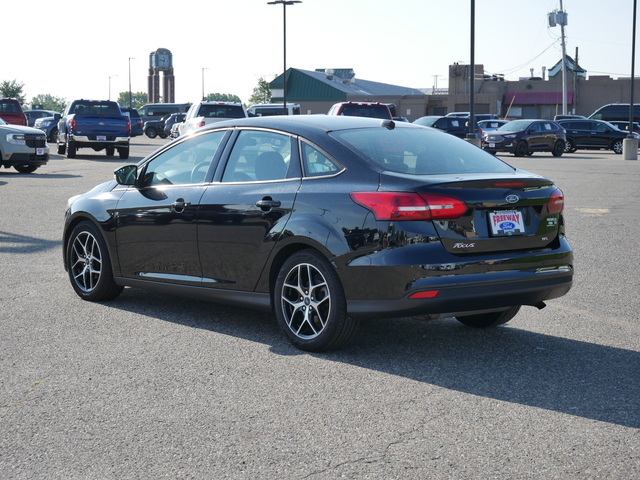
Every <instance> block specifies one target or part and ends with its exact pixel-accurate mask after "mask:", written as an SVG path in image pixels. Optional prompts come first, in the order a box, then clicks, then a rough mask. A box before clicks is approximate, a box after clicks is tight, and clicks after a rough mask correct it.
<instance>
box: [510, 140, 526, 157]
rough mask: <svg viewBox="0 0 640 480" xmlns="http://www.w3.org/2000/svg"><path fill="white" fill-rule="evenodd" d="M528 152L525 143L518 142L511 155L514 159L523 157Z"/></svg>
mask: <svg viewBox="0 0 640 480" xmlns="http://www.w3.org/2000/svg"><path fill="white" fill-rule="evenodd" d="M528 151H529V147H528V146H527V142H524V141H522V142H518V144H517V145H516V149H515V150H514V152H513V154H514V155H515V156H516V157H524V156H525V155H526V154H527V152H528Z"/></svg>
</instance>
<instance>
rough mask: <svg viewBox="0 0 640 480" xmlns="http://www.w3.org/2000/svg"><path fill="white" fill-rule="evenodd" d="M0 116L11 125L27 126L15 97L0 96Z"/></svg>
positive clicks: (25, 118)
mask: <svg viewBox="0 0 640 480" xmlns="http://www.w3.org/2000/svg"><path fill="white" fill-rule="evenodd" d="M0 118H1V119H3V120H4V121H5V122H7V123H10V124H12V125H22V126H24V127H26V126H27V116H26V115H25V114H24V112H23V111H22V106H21V105H20V102H19V101H18V100H16V99H15V98H0Z"/></svg>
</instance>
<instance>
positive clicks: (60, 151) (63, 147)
mask: <svg viewBox="0 0 640 480" xmlns="http://www.w3.org/2000/svg"><path fill="white" fill-rule="evenodd" d="M66 151H67V147H66V145H65V144H64V143H59V144H58V155H64V154H65V152H66Z"/></svg>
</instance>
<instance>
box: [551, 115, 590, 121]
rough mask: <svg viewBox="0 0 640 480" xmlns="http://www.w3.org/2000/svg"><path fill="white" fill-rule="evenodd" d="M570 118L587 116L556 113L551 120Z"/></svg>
mask: <svg viewBox="0 0 640 480" xmlns="http://www.w3.org/2000/svg"><path fill="white" fill-rule="evenodd" d="M570 118H587V117H585V116H584V115H556V116H555V117H553V121H554V122H557V121H558V120H568V119H570Z"/></svg>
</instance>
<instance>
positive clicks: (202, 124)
mask: <svg viewBox="0 0 640 480" xmlns="http://www.w3.org/2000/svg"><path fill="white" fill-rule="evenodd" d="M204 126H205V122H204V120H201V121H199V122H198V128H199V127H204Z"/></svg>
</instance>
